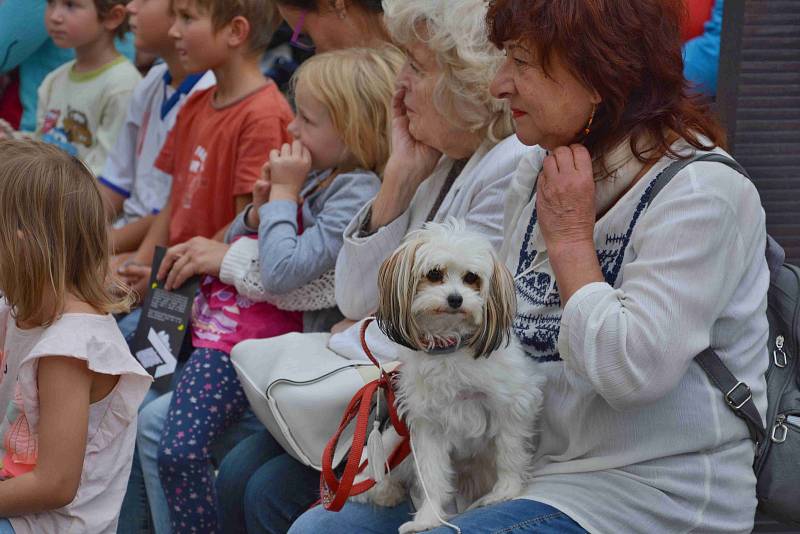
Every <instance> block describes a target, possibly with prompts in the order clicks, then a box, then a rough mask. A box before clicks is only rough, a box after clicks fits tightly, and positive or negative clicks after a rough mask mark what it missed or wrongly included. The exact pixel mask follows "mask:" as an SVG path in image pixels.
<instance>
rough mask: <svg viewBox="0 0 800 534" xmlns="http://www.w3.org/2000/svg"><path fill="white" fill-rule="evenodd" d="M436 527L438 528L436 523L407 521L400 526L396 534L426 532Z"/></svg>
mask: <svg viewBox="0 0 800 534" xmlns="http://www.w3.org/2000/svg"><path fill="white" fill-rule="evenodd" d="M438 526H439V522H438V521H420V520H418V519H415V520H413V521H407V522H405V523H403V524H402V525H400V528H398V529H397V533H398V534H413V533H415V532H425V531H426V530H430V529H432V528H436V527H438Z"/></svg>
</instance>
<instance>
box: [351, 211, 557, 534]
mask: <svg viewBox="0 0 800 534" xmlns="http://www.w3.org/2000/svg"><path fill="white" fill-rule="evenodd" d="M431 271H436V272H434V274H433V276H432V277H431V276H429V273H431ZM437 272H438V274H437ZM469 273H472V274H474V275H475V276H471V275H469ZM439 275H441V280H438V279H439V278H440V276H439ZM379 278H380V281H379V285H380V304H379V310H378V314H377V317H378V322H379V324H380V326H381V328H382V329H383V331H384V332H386V333H387V335H388V336H389V337H390V338H392V339H393V340H394V341H396V342H398V343H400V344H401V345H405V346H406V347H408V348H407V349H406V350H401V351H400V356H399V358H400V360H401V361H402V366H401V367H400V372H399V376H398V380H397V383H396V391H397V400H398V410H399V412H400V414H401V416H402V417H404V419H405V421H406V423H407V424H408V426H409V428H410V429H411V433H412V439H413V444H414V448H415V449H416V453H417V457H416V458H417V461H418V462H419V470H420V472H421V473H422V477H423V482H424V484H425V488H426V489H427V491H428V495H429V497H430V498H429V499H428V498H426V497H425V493H424V491H423V490H422V486H421V485H420V484H419V480H417V476H416V469H415V466H414V464H413V461H414V460H413V458H412V457H411V456H409V457H408V458H407V459H406V461H404V462H403V463H402V464H401V465H400V466H399V467H398V468H397V469H395V470H394V471H393V472H392V473H391V474H390V475H389V476H388V477H387V478H386V479H384V481H383V482H381V483H380V484H378V485H376V486H375V487H374V488H373V489H372V490H370V491H369V492H367V493H366V494H364V495H363V496H361V498H360V499H358V498H357V499H358V500H361V501H365V500H367V501H372V502H374V503H376V504H379V505H384V506H392V505H395V504H397V503H399V502H400V501H401V500H402V499H404V498H406V496H407V493H406V490H410V491H411V492H412V495H414V497H415V500H418V502H419V501H424V504H423V505H422V506H421V507H420V509H419V510H418V511H417V513H416V514H415V515H414V518H413V520H412V521H409V522H407V523H405V524H403V525H402V526H401V527H400V533H401V534H405V533H408V532H421V531H425V530H428V529H430V528H433V527H436V526H438V525H439V524H440V523H439V520H438V519H437V517H436V516H437V514H438V515H440V516H441V517H446V515H445V513H444V509H445V506H447V505H448V504H451V503H452V502H453V499H455V498H456V497H458V501H459V502H461V503H466V504H470V508H475V507H479V506H486V505H489V504H493V503H497V502H501V501H505V500H509V499H513V498H514V497H517V496H519V495H520V493H521V492H522V490H523V489H524V486H525V482H526V480H527V476H528V472H529V469H530V463H531V455H532V438H533V434H534V420H535V416H536V414H537V412H538V411H539V408H540V406H541V404H542V395H543V394H542V388H543V385H544V379H543V377H541V376H540V375H537V373H536V369H535V363H534V362H533V361H532V360H531V359H530V358H528V357H527V356H525V354H524V353H523V351H522V349H521V348H520V347H519V345H518V343H517V342H516V339H515V337H514V336H513V334H511V326H512V325H511V321H513V317H514V313H515V303H516V296H515V293H514V283H513V279H512V277H511V274H510V273H509V272H508V270H507V269H506V268H505V266H504V265H502V263H500V262H499V260H498V259H497V257H496V255H495V253H494V251H493V249H492V246H491V244H490V243H489V241H488V240H486V239H485V238H483V237H482V236H480V235H478V234H475V233H471V232H467V231H466V230H464V227H463V224H462V223H459V222H456V221H455V220H450V221H448V222H447V223H444V224H428V225H426V227H425V228H424V229H423V230H420V231H418V232H415V233H414V234H412V235H410V236H409V238H408V239H407V240H406V241H404V243H403V244H402V245H401V246H400V248H399V249H398V250H397V251H396V252H395V253H394V254H393V255H392V256H391V257H390V258H389V259H387V260H386V262H385V263H384V264H383V265H382V266H381V272H380V277H379ZM475 279H477V281H476V280H475ZM454 295H458V296H460V300H461V304H460V305H459V306H457V307H454V306H453V304H456V303H458V300H459V298H458V297H454ZM448 297H450V299H451V301H452V303H451V302H448ZM455 338H458V339H461V340H462V344H461V346H460V348H458V349H457V350H455V351H454V352H450V353H435V352H428V351H427V350H428V349H431V348H432V347H436V346H442V345H447V344H448V341H447V340H452V339H455Z"/></svg>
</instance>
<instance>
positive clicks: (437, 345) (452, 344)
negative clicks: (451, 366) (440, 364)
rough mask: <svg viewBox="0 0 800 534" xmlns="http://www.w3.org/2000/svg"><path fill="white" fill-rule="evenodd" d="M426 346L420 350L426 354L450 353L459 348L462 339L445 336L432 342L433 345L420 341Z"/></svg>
mask: <svg viewBox="0 0 800 534" xmlns="http://www.w3.org/2000/svg"><path fill="white" fill-rule="evenodd" d="M421 344H422V345H423V346H425V347H426V348H424V349H422V352H426V353H428V354H450V353H453V352H455V351H457V350H458V349H460V348H461V345H462V340H461V338H460V337H453V338H447V339H445V340H442V341H441V342H434V344H433V346H430V345H426V344H425V343H424V342H423V343H421Z"/></svg>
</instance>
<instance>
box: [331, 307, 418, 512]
mask: <svg viewBox="0 0 800 534" xmlns="http://www.w3.org/2000/svg"><path fill="white" fill-rule="evenodd" d="M373 320H374V319H372V318H370V319H366V320H365V321H364V323H363V324H362V325H361V347H362V348H363V349H364V353H365V354H366V355H367V358H369V359H370V361H371V362H372V363H374V364H375V365H376V366H377V367H378V368H379V369H381V376H380V378H378V379H377V380H373V381H372V382H370V383H368V384H366V385H364V387H362V388H361V389H360V390H358V393H356V394H355V396H354V397H353V399H352V400H351V401H350V404H349V406H348V407H347V410H346V411H345V413H344V417H343V418H342V422H341V423H340V424H339V430H337V431H336V434H334V435H333V437H332V438H331V439H330V441H328V444H327V446H326V447H325V452H324V453H323V455H322V474H321V475H320V495H321V496H322V505H323V506H325V508H326V509H328V510H332V511H334V512H338V511H339V510H341V509H342V506H344V503H345V502H346V501H347V498H348V497H350V496H351V495H358V494H359V493H363V492H365V491H367V490H368V489H370V488H371V487H372V486H374V485H375V481H374V480H372V479H366V480H364V481H362V482H359V483H358V484H353V482H354V480H355V478H356V475H358V474H359V473H361V472H362V471H363V470H364V469H365V468H366V467H367V464H368V460H366V461H364V463H361V454H362V452H363V450H364V444H365V443H366V441H367V427H368V425H369V414H370V412H371V411H372V401H373V399H374V397H375V395H376V394H380V391H381V390H384V391H385V392H386V398H387V400H388V404H389V419H390V420H391V422H392V426H394V429H395V431H397V433H398V434H399V435H400V436H401V437H402V438H403V440H402V441H401V442H400V444H399V445H398V446H397V447H396V448H395V450H394V451H393V452H392V454H391V455H390V456H389V457H388V459H387V463H388V464H389V469H394V468H395V467H397V466H398V465H400V462H402V461H403V460H404V459H405V457H406V456H408V454H409V452H410V451H411V447H410V445H409V438H408V428H407V427H406V425H405V423H404V422H403V421H402V420H401V419H400V417H399V416H398V415H397V408H395V395H394V388H393V387H392V380H393V379H394V377H395V375H396V374H397V370H394V371H391V372H389V373H387V372H385V371H384V370H383V368H381V366H380V364H379V363H378V360H377V359H376V358H375V356H373V354H372V351H370V350H369V347H368V346H367V338H366V334H367V327H368V326H369V323H371V322H372V321H373ZM354 418H355V419H356V428H355V434H354V435H353V444H352V446H351V448H350V453H349V455H348V457H347V464H346V465H345V468H344V472H343V473H342V478H341V479H338V478H336V474H335V473H334V472H333V454H334V452H335V451H336V445H337V443H338V442H339V438H340V437H341V435H342V432H344V430H345V429H346V428H347V427H348V426H349V424H350V422H351V421H352V420H353V419H354Z"/></svg>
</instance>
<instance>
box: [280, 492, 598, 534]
mask: <svg viewBox="0 0 800 534" xmlns="http://www.w3.org/2000/svg"><path fill="white" fill-rule="evenodd" d="M412 513H413V510H412V509H411V505H410V504H408V503H405V504H401V505H399V506H395V507H394V508H381V507H378V506H373V505H371V504H360V503H353V502H348V503H347V504H345V506H344V508H342V510H341V511H340V512H329V511H327V510H325V509H324V508H322V507H321V506H317V507H315V508H313V509H311V510H309V511H308V512H306V513H305V514H303V515H302V516H300V517H299V518H298V519H297V521H295V523H294V525H293V526H292V528H291V529H289V534H316V533H318V532H325V534H373V533H374V534H383V533H385V532H397V529H398V528H399V527H400V525H402V524H403V523H405V522H406V521H409V520H410V519H411V514H412ZM449 522H450V523H452V524H454V525H457V526H458V527H459V528H460V529H461V532H463V533H464V534H532V533H536V534H582V533H585V532H586V531H585V530H584V529H583V528H581V526H580V525H579V524H578V523H576V522H575V521H573V520H572V519H570V518H569V517H568V516H567V515H566V514H564V513H563V512H561V511H559V510H557V509H555V508H553V507H552V506H548V505H546V504H543V503H540V502H536V501H531V500H528V499H516V500H513V501H506V502H503V503H500V504H495V505H493V506H486V507H484V508H478V509H476V510H471V511H469V512H465V513H463V514H461V515H458V516H456V517H453V518H451V519H449ZM428 532H429V533H431V534H453V532H455V531H454V530H452V529H451V528H450V527H446V526H441V527H438V528H434V529H433V530H429V531H428Z"/></svg>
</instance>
